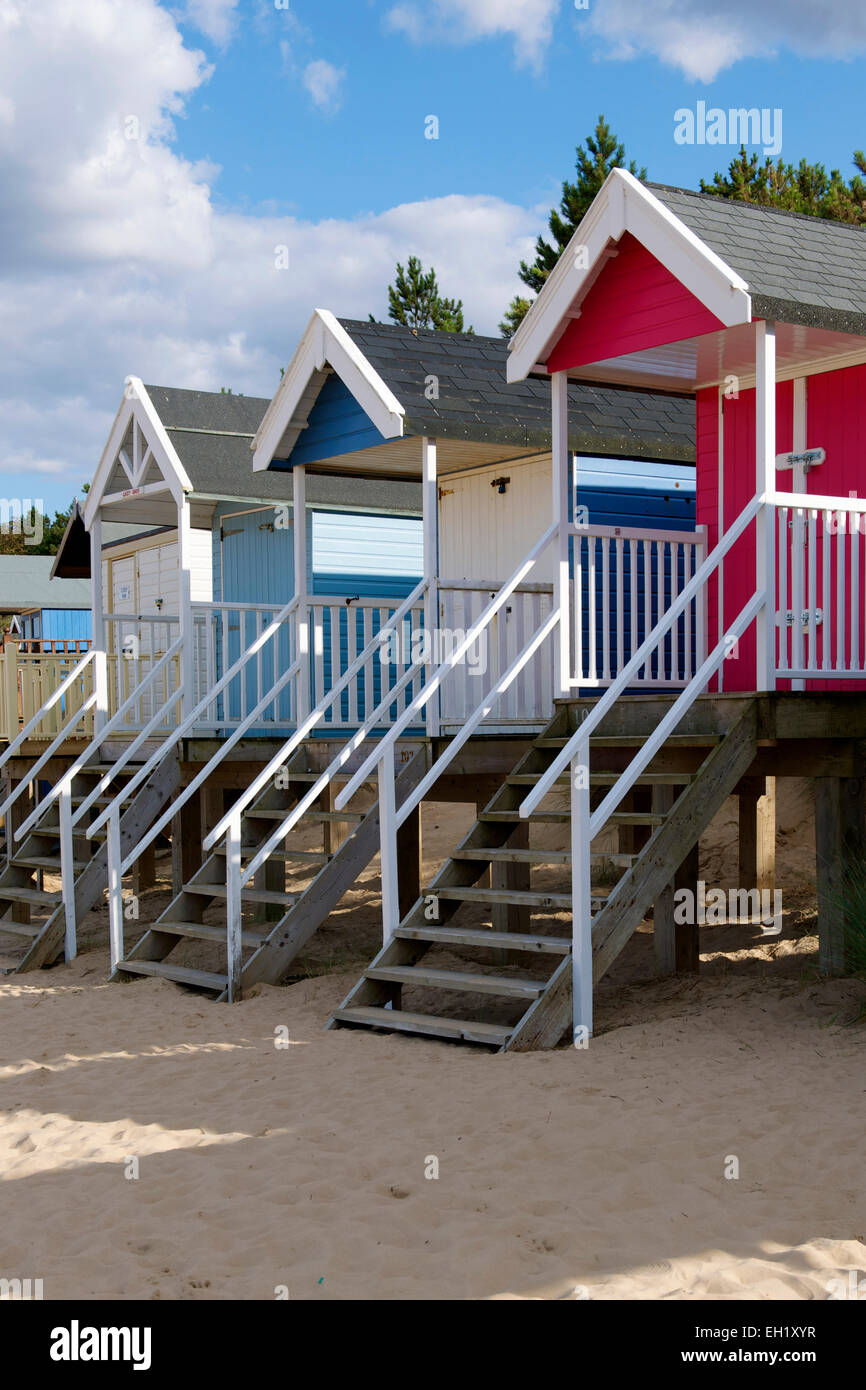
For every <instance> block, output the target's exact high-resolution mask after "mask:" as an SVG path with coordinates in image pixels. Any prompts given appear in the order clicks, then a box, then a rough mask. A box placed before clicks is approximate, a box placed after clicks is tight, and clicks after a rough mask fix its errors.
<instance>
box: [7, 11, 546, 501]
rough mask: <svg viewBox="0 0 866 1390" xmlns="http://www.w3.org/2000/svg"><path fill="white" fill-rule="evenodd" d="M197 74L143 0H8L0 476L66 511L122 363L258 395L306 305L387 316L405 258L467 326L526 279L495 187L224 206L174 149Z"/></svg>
mask: <svg viewBox="0 0 866 1390" xmlns="http://www.w3.org/2000/svg"><path fill="white" fill-rule="evenodd" d="M142 55H146V61H143V58H142ZM207 75H208V68H207V65H206V63H205V61H204V58H203V56H202V55H201V54H200V53H195V52H191V51H189V50H188V49H185V48H184V46H183V43H182V41H181V38H180V36H179V34H178V32H177V28H176V25H175V24H174V22H173V21H172V19H171V18H170V16H169V15H168V14H167V12H166V11H165V10H163V9H162V8H161V7H160V6H159V5H158V4H156V3H155V0H125V3H124V5H123V6H122V7H121V6H118V5H117V4H116V3H115V0H77V4H76V6H75V7H74V8H73V7H71V6H69V5H68V3H67V0H41V3H40V4H39V5H38V6H35V5H32V4H31V3H30V2H29V0H0V91H2V92H3V93H4V95H5V97H6V98H7V103H6V104H5V105H4V111H5V112H6V113H7V115H8V118H9V121H10V122H11V125H10V126H9V127H8V128H7V126H4V124H3V123H2V121H0V186H2V187H3V190H4V197H3V201H2V203H0V244H2V245H3V252H4V254H3V258H2V260H0V322H3V324H4V325H5V326H6V332H5V333H4V334H3V335H2V337H0V473H3V474H4V475H5V476H6V477H7V478H9V477H12V476H17V477H18V491H19V492H22V493H24V494H25V495H32V494H34V493H36V494H37V495H38V494H40V493H41V491H42V490H43V488H45V489H48V490H49V496H51V497H54V498H56V501H57V503H58V504H59V503H60V502H61V501H63V500H66V499H67V498H68V497H69V496H71V495H72V493H73V492H74V491H76V490H78V489H80V486H81V484H82V482H84V481H85V480H87V479H88V478H90V476H91V475H92V473H93V470H94V468H95V466H96V462H97V460H98V457H99V453H100V450H101V448H102V445H103V443H104V441H105V438H106V435H107V433H108V429H109V427H110V424H111V420H112V418H113V415H114V412H115V410H116V408H117V405H118V403H119V400H120V397H121V392H122V389H123V381H124V378H125V377H126V376H127V375H128V374H130V373H133V374H135V375H137V376H141V377H143V378H144V380H145V381H153V382H156V383H162V384H169V385H177V386H186V387H199V388H202V389H209V390H215V389H218V388H219V387H220V386H231V387H232V388H233V390H235V391H243V392H245V393H247V394H251V395H265V396H266V395H270V394H271V393H272V392H273V391H274V390H275V389H276V387H277V385H278V383H279V368H280V366H281V365H284V364H285V363H286V362H287V361H288V360H289V358H290V356H291V354H292V352H293V351H294V348H295V346H296V345H297V342H298V339H299V336H300V333H301V331H302V330H303V328H304V326H305V324H306V322H307V320H308V318H309V315H310V313H311V312H312V309H313V308H314V307H315V306H317V305H319V306H322V307H325V308H331V309H333V310H334V311H335V312H336V313H338V314H341V315H343V316H348V317H359V318H366V316H367V314H368V313H369V312H373V313H375V314H376V316H377V317H379V318H385V317H386V312H387V295H386V288H387V285H388V284H389V282H390V281H391V279H392V278H393V274H394V267H395V264H396V262H397V260H398V259H400V260H402V261H404V262H405V260H406V258H407V257H408V256H409V255H411V254H417V255H419V256H421V258H422V260H423V261H424V263H425V265H430V264H434V265H435V266H436V269H437V271H438V274H439V282H440V285H441V287H442V290H443V292H444V293H445V294H447V295H451V296H455V297H458V298H460V297H462V298H463V300H464V303H465V308H466V313H467V319H468V321H469V322H471V323H473V324H474V326H475V328H476V329H477V330H478V331H479V332H490V333H495V332H496V324H497V323H498V321H499V319H500V318H501V316H502V313H503V312H504V310H505V308H506V306H507V304H508V302H509V300H510V299H511V297H512V295H513V294H514V293H516V292H517V290H518V289H519V283H518V281H517V277H516V269H517V266H518V264H519V262H520V259H521V257H525V256H527V255H529V254H530V253H531V250H532V246H533V243H534V237H535V234H536V233H537V231H538V230H539V227H540V226H541V223H542V217H541V214H540V212H539V210H537V209H536V210H527V209H524V208H520V207H515V206H513V205H511V204H508V203H506V202H504V201H503V200H501V199H497V198H489V197H463V196H452V197H444V198H436V199H430V200H428V201H422V202H416V203H408V204H403V205H400V206H398V207H394V208H391V209H388V210H386V211H384V212H381V213H378V214H375V215H373V214H371V215H367V216H363V217H358V218H354V219H329V220H326V221H323V222H312V221H302V220H300V219H295V218H291V217H281V216H274V215H270V214H268V215H264V214H261V215H258V216H252V215H246V214H241V213H238V212H225V211H222V210H219V209H218V208H217V207H216V205H215V201H214V199H213V198H212V195H211V183H212V181H213V178H214V170H213V169H210V168H207V167H205V166H199V165H193V164H190V163H189V162H188V161H186V160H184V159H183V158H181V157H180V156H179V155H178V154H177V153H176V152H175V151H174V150H173V149H172V147H171V143H170V141H171V137H172V117H177V116H178V115H180V114H181V113H182V110H183V102H184V100H185V99H186V98H187V97H189V95H190V94H191V93H192V92H194V91H195V90H196V88H197V87H198V86H199V85H200V84H201V83H202V82H203V81H205V80H206V78H207ZM129 115H135V116H136V117H137V120H138V123H139V134H140V137H141V138H139V139H137V140H135V139H134V140H128V139H126V138H125V132H126V129H127V127H126V125H125V122H126V118H127V117H128V116H129ZM279 246H287V247H288V248H289V254H290V265H289V269H288V270H278V269H277V268H276V261H277V256H276V254H275V248H276V247H279ZM60 464H62V465H63V468H64V469H65V471H64V472H63V473H57V472H54V471H52V470H54V469H55V468H56V467H57V466H58V465H60ZM4 486H5V487H6V488H7V489H8V487H9V486H10V484H9V483H5V484H4Z"/></svg>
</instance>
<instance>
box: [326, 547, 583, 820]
mask: <svg viewBox="0 0 866 1390" xmlns="http://www.w3.org/2000/svg"><path fill="white" fill-rule="evenodd" d="M558 531H559V527H558V526H557V525H556V523H554V524H553V525H552V526H549V527H548V529H547V530H546V531H545V532H544V535H543V536H541V538H540V539H539V540H537V541H536V543H535V545H534V546H533V547H532V549H531V550H530V552H529V554H528V555H527V556H526V559H525V560H524V561H523V562H522V564H520V565H519V566H518V568H517V569H516V570H515V571H514V574H513V575H512V576H511V578H510V579H508V580H506V582H505V583H504V584H503V585H502V587H501V589H500V590H499V592H498V593H497V594H496V596H495V597H494V598H493V599H491V601H490V603H488V605H487V607H486V608H485V609H484V612H483V613H482V614H481V616H480V617H479V618H478V619H476V621H475V623H474V624H473V626H472V627H471V628H470V629H469V631H468V632H467V633H466V634H465V635H464V637H463V638H462V640H461V641H460V642H458V643H457V645H456V646H455V648H454V650H453V651H452V652H451V654H450V656H449V657H448V658H447V659H446V660H445V661H443V662H442V663H441V664H440V665H439V666H438V667H437V669H436V671H435V672H434V674H433V675H432V676H431V677H430V680H429V681H427V682H426V683H425V685H424V688H423V690H421V691H419V693H418V694H417V695H416V696H415V699H414V700H413V701H412V703H411V704H410V705H409V706H408V707H407V708H406V709H405V710H404V712H403V714H402V715H401V716H400V718H399V719H398V720H397V721H396V723H394V724H392V726H391V728H390V729H389V730H388V732H387V734H385V735H384V737H383V738H382V739H380V741H379V743H378V744H377V746H376V747H375V748H374V749H373V751H372V752H371V753H370V756H369V757H368V758H367V759H366V761H365V762H364V763H363V764H362V765H361V767H360V768H359V769H358V771H357V772H356V773H355V775H354V777H353V778H352V779H351V781H350V782H348V783H347V784H346V786H345V787H344V788H343V790H342V791H341V792H340V794H339V796H338V797H337V798H336V800H335V802H334V805H335V806H336V809H337V810H338V811H342V810H343V809H344V807H345V806H346V803H347V802H348V801H349V800H350V799H351V797H353V796H354V794H355V792H356V791H357V790H358V788H359V787H360V786H361V785H362V783H364V782H366V781H367V780H368V779H369V777H370V774H371V772H372V770H373V768H374V767H375V766H376V764H377V763H378V762H380V761H381V759H382V757H383V756H384V754H385V751H386V749H387V748H389V747H390V748H393V747H394V745H395V744H396V742H397V739H398V738H399V737H400V735H401V734H402V732H403V730H404V729H405V728H406V727H407V726H408V725H409V724H411V723H412V721H413V719H415V718H417V716H418V715H419V714H420V712H421V710H422V709H424V707H425V705H426V704H427V702H428V700H430V699H431V698H432V696H433V695H434V694H435V693H436V691H437V690H438V689H439V687H440V685H441V684H442V682H443V680H444V679H445V677H446V676H447V675H449V674H450V672H451V671H453V670H454V667H455V666H456V665H457V663H458V662H459V661H460V660H462V658H463V657H464V656H465V655H466V653H467V652H468V650H469V648H470V647H471V646H472V645H473V644H474V643H475V642H477V640H478V638H479V637H480V636H481V634H482V632H484V631H485V629H486V628H487V627H488V626H489V624H490V622H491V621H492V619H493V618H494V617H495V616H496V614H497V613H498V612H499V610H500V608H502V607H503V606H504V605H505V604H506V603H507V602H508V600H509V598H510V597H511V595H512V593H513V592H514V590H515V589H516V588H517V586H518V585H519V584H520V583H521V582H522V581H523V580H524V579H525V578H526V576H527V574H529V571H530V570H531V569H532V568H533V567H534V565H535V564H536V562H537V560H538V558H539V556H540V555H541V554H542V553H543V552H544V550H545V549H546V548H547V546H548V545H549V544H550V542H551V540H552V539H553V537H554V536H555V535H557V534H558Z"/></svg>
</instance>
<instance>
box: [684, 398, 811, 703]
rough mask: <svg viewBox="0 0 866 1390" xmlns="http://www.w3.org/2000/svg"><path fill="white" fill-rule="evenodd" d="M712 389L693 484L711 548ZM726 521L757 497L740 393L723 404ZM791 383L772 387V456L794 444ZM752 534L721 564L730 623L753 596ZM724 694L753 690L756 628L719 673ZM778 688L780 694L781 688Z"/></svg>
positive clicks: (785, 480)
mask: <svg viewBox="0 0 866 1390" xmlns="http://www.w3.org/2000/svg"><path fill="white" fill-rule="evenodd" d="M716 402H717V397H716V391H715V388H713V389H712V390H708V391H702V392H700V393H699V400H698V437H697V478H698V507H697V512H698V521H699V522H704V523H706V525H707V527H708V536H709V543H710V546H713V545H715V544H716V542H717V540H718V432H717V428H716V412H717V404H716ZM722 419H723V448H724V519H725V528H726V529H727V528H728V527H730V526H732V525H733V523H734V522H735V521H736V519H737V517H738V516H739V515H740V512H741V511H742V510H743V509H744V507H747V506H748V504H749V502H751V500H752V498H753V497H754V496H755V392H754V388H750V389H749V390H740V391H739V393H738V394H737V395H736V396H730V397H725V398H724V399H723V415H722ZM792 431H793V383H792V382H790V381H782V382H779V384H778V385H777V387H776V452H777V453H781V452H783V451H785V450H788V449H790V448H791V442H792V438H793V434H792ZM777 476H778V480H779V484H780V486H786V487H790V475H786V474H784V473H780V474H778V475H777ZM755 559H756V557H755V528H754V526H752V527H750V528H749V530H748V531H747V532H746V534H745V535H744V536H742V537H741V538H740V540H739V541H738V542H737V544H736V545H735V546H734V548H733V550H732V551H731V552H730V553H729V555H728V556H727V558H726V559H725V564H724V575H723V603H724V607H723V612H724V618H725V621H726V622H733V620H734V618H736V616H737V614H738V613H739V612H740V610H741V609H742V608H743V607H744V606H745V604H746V603H747V602H748V600H749V599H750V598H751V596H752V594H753V593H754V592H755V575H756V565H755ZM717 603H718V591H717V587H716V585H715V582H714V585H713V587H712V588H711V589H710V606H709V616H708V622H709V632H710V634H712V635H715V634H716V632H717V627H716V623H717V616H716V615H717V611H718V610H717V607H716V605H717ZM722 677H723V684H724V689H725V690H754V688H755V629H754V624H753V625H752V627H750V628H749V630H748V632H747V633H746V634H745V636H743V637H742V638H741V639H740V642H739V645H738V647H737V649H736V652H735V653H733V654H732V655H731V656H730V657H729V658H728V660H727V661H726V662H725V665H724V670H723V673H722ZM780 688H783V687H781V686H780Z"/></svg>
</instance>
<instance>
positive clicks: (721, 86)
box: [177, 0, 866, 219]
mask: <svg viewBox="0 0 866 1390" xmlns="http://www.w3.org/2000/svg"><path fill="white" fill-rule="evenodd" d="M601 3H603V0H601ZM392 8H393V6H392V5H390V4H389V3H387V2H386V0H378V3H377V0H367V3H365V0H354V2H352V0H348V2H346V3H341V0H330V3H329V4H328V5H326V6H323V5H321V4H317V3H315V0H292V9H291V11H289V12H287V11H277V10H275V9H273V7H272V6H262V5H257V4H255V3H253V0H248V3H243V4H241V6H240V7H239V14H240V16H241V22H240V23H239V25H238V28H237V31H236V37H235V38H234V40H233V41H232V43H231V44H230V46H228V47H227V48H226V49H225V50H223V51H222V52H220V51H219V49H218V48H217V49H214V47H213V46H212V45H211V46H208V52H209V56H210V57H211V59H212V61H213V62H214V65H215V66H214V72H213V76H212V77H211V78H210V80H209V81H208V83H207V84H206V85H204V86H202V87H201V88H200V89H199V90H198V91H197V92H196V93H195V95H194V97H193V98H192V100H191V101H190V103H189V107H188V114H187V116H186V118H185V119H184V120H183V121H182V122H180V123H179V124H178V130H177V135H178V148H179V149H180V150H182V151H183V153H184V154H185V155H187V156H188V157H189V158H193V159H198V158H201V159H208V160H212V161H214V162H215V163H216V164H218V165H219V166H220V168H221V173H220V175H219V177H218V179H217V180H216V183H215V185H214V187H215V192H216V194H217V196H218V197H219V198H220V199H223V200H225V201H226V202H227V203H229V204H233V205H239V206H243V207H245V208H248V209H249V210H251V211H255V209H256V208H257V207H261V206H262V205H267V206H269V207H273V208H274V209H278V210H282V211H287V212H294V213H297V214H299V215H301V216H304V217H309V218H313V219H318V218H325V217H339V218H343V217H353V216H356V215H358V214H360V213H363V212H368V211H374V210H382V209H384V208H388V207H391V206H392V205H393V204H394V203H395V202H407V201H412V200H415V199H423V198H430V197H439V196H443V195H446V194H450V193H459V194H465V195H472V194H477V193H488V194H495V195H498V196H499V197H502V198H505V199H507V200H509V201H511V202H517V203H520V204H522V205H524V206H527V207H530V206H533V205H535V204H536V203H538V202H542V203H546V202H550V201H551V199H556V198H557V197H558V189H559V184H560V182H561V180H562V178H563V177H566V176H568V175H569V174H570V173H571V171H572V168H573V162H574V147H575V145H576V144H577V143H578V142H580V141H582V140H583V139H584V137H585V135H586V134H587V132H588V131H590V130H591V129H592V127H593V126H594V124H595V120H596V117H597V116H598V114H599V112H604V114H605V115H606V116H607V118H608V120H609V121H610V122H611V124H612V126H613V128H614V129H615V130H616V132H617V133H618V134H619V136H620V138H621V139H622V140H623V142H624V143H625V145H626V151H627V154H628V155H629V156H630V157H632V158H634V159H635V160H636V161H637V163H638V164H639V165H645V166H646V167H647V169H648V172H649V176H650V178H653V179H656V180H657V181H658V182H662V183H676V184H681V185H683V186H685V187H698V186H699V180H700V179H701V178H702V177H703V178H710V177H711V176H712V174H713V173H714V172H715V171H716V170H717V169H723V168H724V167H726V165H727V163H728V160H729V157H730V155H729V153H728V151H727V149H726V148H724V147H722V148H718V147H713V146H703V147H698V146H691V147H689V146H682V145H676V144H674V141H673V129H674V119H673V117H674V112H675V110H676V109H677V108H679V107H682V106H692V107H693V106H694V105H695V103H696V101H697V100H699V99H701V98H703V99H704V100H705V101H707V102H708V104H709V105H712V106H721V107H724V108H729V107H741V106H746V107H752V106H757V107H770V108H776V107H780V108H781V109H782V111H783V131H784V145H783V151H782V153H783V155H784V156H785V157H786V158H789V159H795V160H796V159H799V158H800V157H801V155H805V156H806V157H807V158H809V159H811V160H814V159H820V160H822V161H824V162H826V163H827V165H828V166H830V167H838V168H840V169H843V170H844V171H845V172H846V173H848V172H849V165H850V160H851V154H852V151H853V149H854V147H855V146H856V145H857V144H858V143H866V132H863V131H861V130H858V122H857V112H858V108H859V106H860V103H861V100H862V89H863V78H864V73H863V65H862V61H855V60H849V61H839V60H825V61H821V60H816V59H809V58H806V57H801V56H798V55H796V54H793V53H791V52H789V51H787V50H786V49H785V48H784V47H783V46H780V48H779V51H778V52H777V53H776V54H775V55H774V56H770V57H761V58H755V59H743V60H741V61H739V62H737V63H735V64H734V65H733V66H732V67H730V68H728V69H726V70H725V71H723V72H721V73H720V74H719V75H718V77H717V78H716V79H715V80H713V81H710V82H704V81H701V80H699V79H697V78H694V77H690V76H688V75H687V74H686V73H684V72H683V71H681V70H677V69H676V68H674V67H672V66H671V64H670V63H667V62H664V61H661V60H660V59H658V58H655V57H647V58H636V59H634V60H631V61H623V60H617V59H616V58H612V57H610V56H609V52H610V49H609V45H607V44H605V42H604V41H603V39H601V38H599V37H598V36H597V35H594V34H591V33H590V32H589V29H588V23H587V12H585V11H576V10H574V9H573V8H572V7H571V6H569V5H568V4H563V5H562V7H561V8H560V10H559V13H558V15H557V18H556V21H555V24H554V33H553V39H552V42H551V44H550V46H549V47H548V48H547V49H546V51H545V54H544V57H543V61H542V62H541V64H540V65H539V66H538V67H537V68H536V67H534V66H529V65H526V64H523V65H519V64H518V62H516V61H515V52H514V42H513V39H511V38H509V37H505V36H500V37H496V36H494V37H490V38H486V39H478V40H476V41H474V42H467V43H464V44H457V43H454V42H449V41H448V40H447V39H445V38H442V39H439V40H438V41H437V40H435V39H434V40H431V42H430V43H427V44H420V43H418V42H413V41H412V40H411V39H409V38H408V37H407V36H406V35H405V34H404V33H400V32H394V31H392V30H389V28H388V27H387V25H386V24H385V22H384V21H385V16H386V15H387V13H388V11H389V10H390V9H392ZM720 8H722V7H720ZM289 14H291V16H292V19H293V21H295V23H287V22H286V21H287V17H288V15H289ZM297 25H303V26H304V27H305V28H306V29H307V31H308V32H309V34H310V36H311V37H310V38H307V37H306V36H305V35H304V34H299V33H298V29H297V27H296V26H297ZM185 32H187V33H188V35H189V40H190V42H196V41H200V39H201V36H200V35H197V34H196V33H195V32H194V30H193V28H192V27H191V26H185ZM313 34H314V38H312V36H313ZM281 43H285V44H288V45H289V46H290V47H291V49H292V52H293V54H294V55H296V56H295V58H294V62H295V63H296V64H297V65H299V66H301V67H302V66H303V65H304V63H305V62H307V61H309V60H310V59H312V58H313V56H314V55H315V56H323V57H324V59H325V60H326V61H327V62H329V63H331V64H332V65H333V66H334V67H336V68H337V69H338V70H341V71H342V72H344V74H345V76H344V78H343V80H342V82H341V85H340V106H339V109H338V110H336V111H334V112H322V111H317V110H316V109H315V108H312V109H311V102H310V99H309V96H308V93H307V92H306V90H305V89H304V87H303V86H302V84H301V82H300V81H298V80H297V76H294V77H293V75H292V68H291V63H289V62H287V60H286V59H285V57H284V56H283V55H282V53H281ZM804 94H810V95H809V96H808V97H805V98H804ZM818 94H820V97H819V99H816V97H817V96H818ZM430 113H435V114H436V115H438V117H439V120H440V137H439V139H438V141H432V140H425V139H424V118H425V117H426V116H427V115H428V114H430ZM850 172H853V170H850Z"/></svg>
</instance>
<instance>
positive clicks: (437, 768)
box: [396, 608, 562, 830]
mask: <svg viewBox="0 0 866 1390" xmlns="http://www.w3.org/2000/svg"><path fill="white" fill-rule="evenodd" d="M561 616H562V614H561V612H560V610H559V609H558V608H554V609H553V611H552V612H550V613H549V614H548V615H547V617H546V618H545V620H544V622H543V623H542V624H541V626H540V627H539V628H537V629H536V631H535V632H534V633H533V635H532V637H531V638H530V640H529V642H528V643H527V644H526V646H525V647H524V648H523V649H522V651H521V652H520V653H519V655H518V656H516V657H515V658H514V660H513V661H512V663H511V665H510V666H509V667H508V670H507V671H505V672H503V674H502V675H501V676H500V677H499V680H498V681H497V682H496V684H495V685H494V687H493V689H492V690H489V691H488V692H487V694H486V695H485V697H484V699H483V700H482V701H481V703H480V704H479V705H478V706H477V707H476V708H475V710H474V711H473V713H472V714H471V715H470V716H469V718H468V719H467V720H466V721H465V723H464V724H463V725H462V727H461V729H460V732H459V733H458V734H457V735H456V736H455V737H454V738H453V739H452V740H451V742H450V743H449V744H448V746H447V748H446V749H445V751H444V752H443V753H441V754H440V755H439V757H438V758H437V759H436V761H435V763H434V764H433V766H432V767H431V768H430V771H429V772H427V773H425V775H424V777H423V778H422V780H421V781H420V782H419V783H418V786H417V787H416V788H415V790H414V791H413V792H410V793H409V795H408V796H407V797H406V800H405V801H404V802H402V803H401V805H400V807H399V808H398V810H397V813H396V822H397V829H398V830H399V828H400V826H401V825H402V824H403V822H404V821H405V820H406V818H407V816H409V815H411V813H412V812H413V811H414V810H415V807H416V806H417V805H419V803H420V802H421V801H423V800H424V797H425V796H426V795H427V793H428V791H430V789H431V788H432V787H434V786H435V785H436V783H437V781H438V780H439V778H440V777H441V776H442V772H443V770H444V769H445V768H446V767H447V766H448V764H449V763H450V762H451V760H452V758H454V757H455V755H456V754H457V753H459V752H460V749H461V748H462V747H463V745H464V743H466V741H467V739H469V738H471V737H472V735H473V734H474V732H475V730H476V729H477V728H478V725H479V724H481V723H482V722H483V721H484V720H485V719H486V718H487V716H488V714H489V713H490V712H491V710H492V709H493V707H494V705H496V704H497V702H498V701H499V699H500V697H501V696H502V695H504V694H505V692H506V690H507V689H508V687H509V686H510V685H511V683H512V681H513V680H514V678H515V676H519V675H520V672H521V671H522V670H523V668H524V666H525V665H526V663H527V662H528V661H529V660H530V658H531V657H533V656H534V655H535V653H536V652H537V651H538V648H539V647H540V646H541V645H542V644H543V643H544V642H545V641H546V639H547V638H548V637H549V636H550V634H551V633H552V632H553V629H554V628H555V627H556V625H557V623H558V622H559V620H560V618H561Z"/></svg>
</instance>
